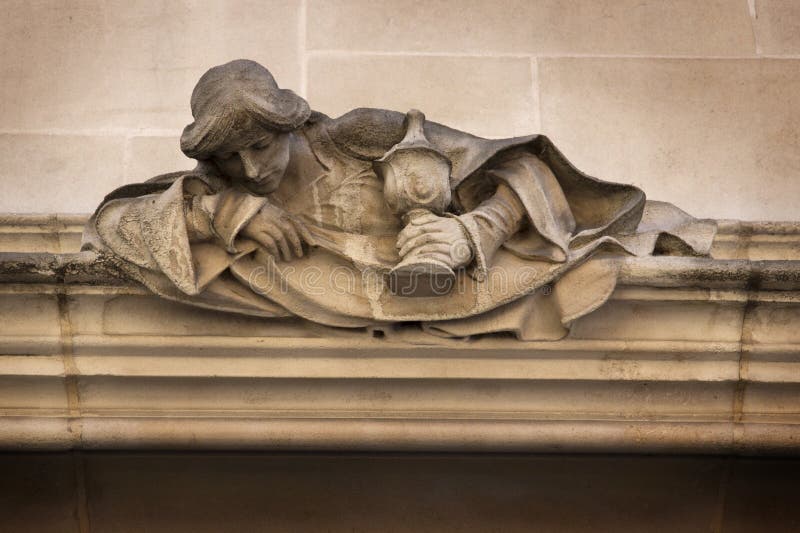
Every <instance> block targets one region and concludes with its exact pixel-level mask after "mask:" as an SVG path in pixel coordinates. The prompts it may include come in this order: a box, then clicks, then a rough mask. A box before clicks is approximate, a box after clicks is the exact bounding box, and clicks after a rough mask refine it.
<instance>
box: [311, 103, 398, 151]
mask: <svg viewBox="0 0 800 533" xmlns="http://www.w3.org/2000/svg"><path fill="white" fill-rule="evenodd" d="M404 118H405V114H404V113H400V112H398V111H389V110H387V109H374V108H366V107H362V108H358V109H353V110H352V111H350V112H348V113H345V114H344V115H342V116H341V117H339V118H335V119H332V120H330V122H329V123H328V124H327V129H328V133H329V134H330V137H331V139H332V140H333V142H334V143H335V144H336V146H337V148H339V149H340V150H342V151H343V152H345V153H347V154H349V155H351V156H353V157H357V158H359V159H366V160H373V159H379V158H381V157H383V154H385V153H386V151H387V150H389V149H390V148H391V147H392V146H394V145H395V144H397V143H399V142H400V141H401V140H402V139H403V136H404V135H405V130H404V128H403V119H404Z"/></svg>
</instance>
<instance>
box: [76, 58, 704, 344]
mask: <svg viewBox="0 0 800 533" xmlns="http://www.w3.org/2000/svg"><path fill="white" fill-rule="evenodd" d="M191 108H192V115H193V117H194V122H192V123H191V124H189V125H188V126H187V127H186V128H185V129H184V132H183V135H182V137H181V149H182V150H183V152H184V153H185V154H186V155H187V156H189V157H191V158H194V159H196V160H197V161H198V164H197V167H196V168H195V169H194V170H192V171H186V172H174V173H171V174H164V175H161V176H157V177H155V178H153V179H151V180H149V181H147V182H145V183H142V184H134V185H127V186H124V187H121V188H119V189H117V190H116V191H114V192H112V193H111V194H109V195H108V196H107V197H106V198H105V200H104V201H103V202H102V204H101V205H100V207H99V208H98V209H97V211H96V212H95V214H94V215H93V217H92V218H91V220H90V222H89V224H88V226H87V228H86V231H85V234H84V249H90V250H95V251H97V252H98V253H101V254H103V255H104V256H105V257H106V258H107V259H108V260H109V261H112V262H114V264H115V265H116V266H117V268H118V269H119V270H120V272H121V273H123V274H124V275H125V276H127V277H129V278H132V279H134V280H136V281H139V282H140V283H142V284H144V285H145V286H146V287H148V288H149V289H150V290H152V291H153V292H155V293H157V294H159V295H161V296H164V297H166V298H170V299H173V300H178V301H182V302H186V303H190V304H194V305H199V306H203V307H207V308H212V309H217V310H223V311H230V312H238V313H245V314H250V315H257V316H263V317H284V316H299V317H302V318H305V319H308V320H311V321H314V322H317V323H321V324H324V325H327V326H337V327H367V326H373V327H374V326H380V325H387V324H396V323H402V322H415V323H420V324H421V325H422V327H423V328H425V329H427V330H428V331H431V332H434V333H437V334H440V335H448V336H468V335H473V334H480V333H490V332H497V331H510V332H513V333H515V334H517V335H518V336H519V337H521V338H527V339H533V338H557V337H559V336H561V335H563V334H564V332H565V331H566V330H565V329H563V326H568V324H569V321H570V320H572V319H574V318H576V317H577V316H579V315H580V314H582V313H585V312H589V311H591V310H592V309H594V308H596V307H597V306H598V305H599V304H600V303H602V301H604V299H605V298H607V297H608V294H609V292H610V290H609V283H611V284H612V285H613V278H614V275H615V271H614V265H615V264H617V263H615V260H616V261H617V262H618V260H619V259H618V258H621V257H624V256H625V255H631V254H632V255H639V256H641V255H649V254H673V255H707V254H708V253H709V250H710V246H711V241H712V240H713V237H714V233H715V231H716V226H715V224H714V223H713V221H708V220H697V219H694V218H692V217H690V216H689V215H687V214H686V213H684V212H682V211H680V210H679V209H677V208H676V207H674V206H672V205H670V204H666V203H662V202H651V201H646V199H645V194H644V192H642V191H641V190H640V189H638V188H636V187H633V186H630V185H622V184H617V183H611V182H606V181H601V180H598V179H595V178H592V177H589V176H587V175H585V174H583V173H582V172H580V171H579V170H577V169H576V168H575V167H573V166H572V165H571V164H570V163H569V162H568V161H567V160H566V159H565V158H564V156H563V155H562V154H561V153H560V152H559V151H558V149H556V147H555V146H554V145H553V144H552V143H551V141H550V140H549V139H547V138H546V137H544V136H541V135H531V136H526V137H516V138H511V139H493V140H490V139H483V138H480V137H476V136H473V135H470V134H468V133H464V132H461V131H457V130H454V129H451V128H448V127H447V126H444V125H441V124H437V123H435V122H430V121H426V120H425V119H424V116H422V115H421V113H419V112H416V111H413V112H409V113H408V114H403V113H398V112H395V111H387V110H382V109H355V110H353V111H350V112H349V113H346V114H345V115H343V116H341V117H339V118H336V119H331V118H329V117H327V116H325V115H323V114H322V113H318V112H315V111H311V110H310V108H309V105H308V103H307V102H306V101H305V100H304V99H302V98H301V97H299V96H297V95H296V94H295V93H293V92H292V91H289V90H286V89H280V88H279V87H278V86H277V84H276V82H275V80H274V79H273V77H272V75H271V74H270V73H269V71H268V70H267V69H266V68H264V67H262V66H261V65H259V64H257V63H255V62H253V61H248V60H237V61H232V62H230V63H227V64H225V65H221V66H218V67H214V68H212V69H211V70H209V71H208V72H206V73H205V74H204V75H203V76H202V78H201V79H200V81H199V82H198V83H197V86H196V87H195V89H194V92H193V93H192V98H191ZM404 148H406V149H410V151H408V153H409V154H411V156H409V157H406V158H405V159H403V158H399V159H397V160H395V161H394V163H393V164H394V166H393V167H391V168H387V165H386V164H382V163H385V162H386V161H387V158H389V159H391V157H390V156H391V155H393V154H396V153H397V152H398V150H402V149H404ZM414 150H417V152H414ZM426 150H427V151H426ZM423 152H424V153H425V154H428V155H430V154H434V155H435V157H438V158H440V159H439V161H442V162H444V163H445V164H444V165H439V166H438V167H436V166H435V165H434V166H430V165H428V163H423V160H424V158H423V157H417V155H420V154H422V153H423ZM415 154H416V155H415ZM416 161H420V163H419V164H417V163H416ZM426 165H428V166H426ZM442 169H445V170H444V173H443V174H441V175H436V176H434V175H433V174H435V173H437V172H439V171H441V170H442ZM412 212H413V213H412ZM412 215H413V216H412ZM398 264H400V265H402V266H406V267H409V266H410V267H411V268H407V269H406V270H405V271H404V273H405V274H408V275H409V276H407V277H406V278H405V279H404V283H405V284H406V285H407V286H405V287H400V288H398V287H397V286H390V283H388V281H387V280H388V279H389V276H388V274H390V273H392V272H393V271H394V272H397V265H398ZM450 272H452V273H453V274H454V278H448V279H445V281H446V283H444V284H441V286H439V285H437V284H438V283H439V282H440V281H441V278H439V277H437V274H441V273H450ZM581 272H582V273H583V274H582V275H579V274H580V273H581ZM417 274H418V275H417ZM609 280H610V281H609ZM453 281H454V282H453ZM419 284H422V285H424V287H423V290H418V289H419V286H418V285H419ZM431 284H432V285H431ZM545 286H546V287H553V288H554V289H555V290H554V292H553V294H552V295H551V296H547V294H549V293H547V292H546V291H537V289H540V288H542V287H545ZM437 289H440V290H438V291H437ZM553 317H555V318H553ZM554 320H555V322H557V323H558V327H556V328H555V330H554V329H553V328H552V327H551V326H548V325H547V324H545V323H550V322H553V321H554ZM559 328H561V329H559Z"/></svg>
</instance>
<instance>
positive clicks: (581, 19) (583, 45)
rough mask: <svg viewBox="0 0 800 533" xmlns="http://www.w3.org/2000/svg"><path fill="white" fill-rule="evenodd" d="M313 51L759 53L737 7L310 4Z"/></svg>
mask: <svg viewBox="0 0 800 533" xmlns="http://www.w3.org/2000/svg"><path fill="white" fill-rule="evenodd" d="M308 44H309V47H310V48H311V49H338V50H359V51H388V52H396V51H398V50H401V51H417V52H451V53H453V52H462V53H476V54H497V53H536V54H558V55H564V54H567V55H569V54H592V55H610V54H624V55H680V56H686V55H712V56H728V55H732V56H737V55H744V54H753V53H754V52H755V47H754V45H753V33H752V30H751V27H750V16H749V13H748V10H747V3H746V2H744V1H737V0H715V1H708V2H696V1H693V0H679V1H673V2H639V1H637V0H596V1H591V0H589V1H586V0H580V1H577V2H564V1H561V0H533V1H532V0H502V1H495V2H485V1H480V0H471V1H467V2H464V1H460V0H439V1H424V0H417V1H413V2H407V3H404V4H402V5H400V4H397V3H396V2H393V1H391V0H311V1H310V2H309V5H308Z"/></svg>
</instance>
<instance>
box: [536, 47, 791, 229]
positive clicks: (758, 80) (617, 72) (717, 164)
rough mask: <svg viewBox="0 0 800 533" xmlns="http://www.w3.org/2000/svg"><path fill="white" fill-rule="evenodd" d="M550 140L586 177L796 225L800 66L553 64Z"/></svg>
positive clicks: (710, 212) (545, 71)
mask: <svg viewBox="0 0 800 533" xmlns="http://www.w3.org/2000/svg"><path fill="white" fill-rule="evenodd" d="M539 81H540V86H541V96H540V99H541V105H542V131H543V133H545V134H547V135H549V136H550V137H551V138H552V140H553V141H554V142H555V143H556V145H557V146H560V147H561V149H562V150H563V151H564V153H565V154H566V156H567V157H568V158H570V159H571V160H572V161H573V162H574V163H575V164H576V165H577V166H578V168H581V169H582V170H584V171H586V172H588V173H589V174H592V175H595V176H599V177H602V178H603V179H608V180H613V181H622V182H626V183H633V184H636V185H638V186H640V187H642V188H643V189H644V190H645V191H646V193H647V195H648V197H650V198H655V199H660V200H666V201H669V202H672V203H675V204H676V205H678V206H680V207H681V208H683V209H685V210H687V211H688V212H690V213H691V214H693V215H695V216H700V217H717V218H738V219H764V218H768V219H771V220H781V219H785V220H794V219H796V218H797V198H798V197H800V180H798V179H797V175H798V173H800V133H798V132H800V91H798V90H797V89H798V87H800V62H796V61H792V60H750V61H748V60H736V61H734V60H729V61H722V60H717V61H707V60H679V59H659V60H656V59H647V60H645V59H542V60H540V61H539Z"/></svg>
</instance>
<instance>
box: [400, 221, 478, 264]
mask: <svg viewBox="0 0 800 533" xmlns="http://www.w3.org/2000/svg"><path fill="white" fill-rule="evenodd" d="M397 249H398V250H399V253H400V257H401V258H404V257H405V256H406V255H408V254H410V253H413V254H414V255H416V256H430V257H432V258H435V259H438V260H439V261H442V262H444V263H445V264H446V265H448V266H450V268H452V269H453V270H455V269H457V268H459V267H462V266H464V265H466V264H468V263H469V262H470V261H471V260H472V257H473V256H474V250H473V249H472V244H471V243H470V240H469V238H468V237H467V233H466V231H465V230H464V227H463V226H462V225H461V223H460V222H459V221H458V219H457V218H455V217H440V216H437V215H434V214H433V213H427V214H425V215H422V216H420V217H417V218H415V219H413V220H411V221H410V222H409V224H408V225H407V226H406V227H405V228H403V230H402V231H401V232H400V234H399V235H398V237H397Z"/></svg>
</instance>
